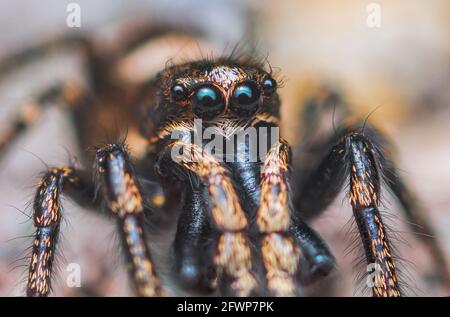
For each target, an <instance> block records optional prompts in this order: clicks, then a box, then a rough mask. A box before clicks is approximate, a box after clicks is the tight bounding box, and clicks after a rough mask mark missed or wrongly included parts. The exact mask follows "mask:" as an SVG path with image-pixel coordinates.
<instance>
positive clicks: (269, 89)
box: [263, 78, 277, 96]
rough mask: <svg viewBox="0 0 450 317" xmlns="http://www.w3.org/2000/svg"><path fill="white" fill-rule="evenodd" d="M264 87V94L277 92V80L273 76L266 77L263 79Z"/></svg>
mask: <svg viewBox="0 0 450 317" xmlns="http://www.w3.org/2000/svg"><path fill="white" fill-rule="evenodd" d="M263 89H264V94H265V95H267V96H269V95H271V94H273V93H274V92H275V89H277V82H276V81H275V80H273V79H272V78H266V79H264V81H263Z"/></svg>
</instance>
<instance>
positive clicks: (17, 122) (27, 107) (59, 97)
mask: <svg viewBox="0 0 450 317" xmlns="http://www.w3.org/2000/svg"><path fill="white" fill-rule="evenodd" d="M86 101H87V95H86V94H85V92H84V91H83V90H82V88H81V87H80V86H79V85H78V84H77V83H76V82H67V83H63V84H58V85H54V86H52V87H50V88H49V89H46V90H45V91H43V92H42V93H40V94H39V95H37V96H36V97H35V98H33V99H32V100H31V101H29V102H26V103H24V104H23V105H21V106H20V111H19V113H18V114H16V117H15V118H14V119H13V120H12V123H11V125H10V126H8V127H6V129H5V130H4V131H3V132H2V133H1V134H0V157H2V156H3V155H5V153H6V152H7V151H8V149H9V147H10V146H11V145H12V144H13V143H14V142H15V141H16V140H17V139H18V138H19V137H20V136H21V135H22V134H24V133H25V132H27V131H28V130H29V129H30V128H31V127H32V126H34V125H35V124H36V123H37V122H38V121H39V118H41V115H42V113H43V111H45V108H46V107H47V106H49V105H50V104H56V105H57V106H60V107H66V108H69V109H71V108H76V107H78V106H79V105H80V104H82V103H85V102H86Z"/></svg>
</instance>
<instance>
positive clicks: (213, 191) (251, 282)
mask: <svg viewBox="0 0 450 317" xmlns="http://www.w3.org/2000/svg"><path fill="white" fill-rule="evenodd" d="M180 150H181V151H182V154H181V153H180ZM172 154H174V155H172ZM180 154H181V155H180ZM157 166H158V171H159V173H160V175H162V176H163V177H167V176H168V175H172V176H173V175H176V176H177V177H179V178H181V180H183V181H186V182H187V184H186V185H187V186H193V185H192V184H190V183H189V182H196V181H198V180H200V182H201V183H203V184H204V185H205V186H206V188H207V193H208V195H209V198H208V197H205V195H204V194H203V195H202V194H201V198H200V200H205V201H204V202H202V204H203V203H208V202H209V205H208V206H207V207H205V206H204V205H203V207H202V206H201V205H197V206H196V205H195V204H194V205H192V206H193V207H194V208H196V213H199V210H198V208H208V210H210V214H211V217H212V219H213V221H214V224H215V227H216V228H217V229H218V230H219V232H220V235H219V237H218V238H217V243H216V252H215V256H214V259H213V262H214V265H215V266H216V268H217V274H218V276H219V285H220V287H221V289H222V291H223V292H224V293H225V294H233V295H238V296H249V295H251V294H254V293H255V291H256V289H257V286H258V283H257V280H256V278H255V276H254V274H253V273H252V270H253V267H252V252H251V247H250V243H249V241H248V237H247V233H246V230H247V224H248V221H247V218H246V215H245V213H244V210H243V209H242V207H241V205H240V202H239V199H238V197H237V195H236V193H235V191H234V188H233V184H232V182H231V179H230V177H229V175H228V172H227V171H226V169H225V168H224V167H223V166H222V165H221V164H220V163H219V162H218V161H217V160H216V159H215V158H214V157H213V156H212V155H210V154H207V153H206V152H204V151H203V149H202V148H200V147H198V146H196V145H194V144H191V143H185V142H183V141H175V142H173V143H171V144H169V145H168V147H167V148H166V149H165V150H164V151H162V152H161V154H160V156H159V160H158V165H157ZM192 177H194V179H192ZM195 178H197V180H196V179H195ZM194 187H195V184H194ZM187 193H188V194H189V193H190V194H192V193H193V192H189V191H187ZM192 201H193V199H192V197H189V198H188V199H187V200H186V201H185V204H190V203H191V202H192ZM186 208H187V211H189V206H187V207H186V206H185V209H186ZM191 211H192V210H191ZM200 213H201V211H200ZM196 220H200V223H201V221H203V220H201V219H196ZM178 230H179V232H177V236H179V238H178V239H180V238H182V237H183V236H184V234H185V231H184V230H183V229H181V230H182V231H180V228H179V229H178ZM191 233H193V232H192V231H191ZM203 234H204V231H203V230H200V231H197V232H196V233H194V236H195V240H194V241H198V240H197V239H198V238H199V237H200V236H201V235H203ZM180 235H181V236H180ZM186 237H187V236H186ZM185 241H186V245H185V246H184V247H187V248H188V249H185V250H184V252H183V253H178V258H177V259H176V261H177V262H179V263H178V265H181V267H182V268H183V267H184V268H187V269H188V270H187V272H189V271H192V269H191V268H192V265H193V262H192V261H186V262H184V263H183V260H185V259H194V258H195V257H196V255H195V253H194V248H190V246H191V247H192V242H193V240H192V236H191V237H190V238H189V239H186V240H185ZM176 248H178V249H182V248H183V246H181V245H179V246H176ZM205 255H208V252H207V251H206V250H205V253H204V256H205ZM197 256H198V254H197ZM185 263H186V264H187V265H185ZM194 263H196V269H198V270H199V274H201V275H205V274H207V273H208V272H206V271H205V270H202V269H200V268H198V265H199V263H201V262H200V261H198V260H195V261H194ZM200 279H201V280H207V279H208V278H207V277H206V276H203V277H201V278H200Z"/></svg>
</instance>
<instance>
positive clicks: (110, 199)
mask: <svg viewBox="0 0 450 317" xmlns="http://www.w3.org/2000/svg"><path fill="white" fill-rule="evenodd" d="M97 171H98V173H99V176H101V178H100V180H101V181H102V182H101V184H102V187H103V189H104V197H105V200H106V205H107V206H108V209H109V210H110V211H111V212H112V214H113V215H114V216H115V218H116V219H117V223H118V227H119V232H120V235H121V239H122V241H123V243H124V250H125V254H126V259H127V261H128V263H129V266H128V267H129V271H130V273H131V277H132V280H133V282H134V285H135V288H136V292H137V294H138V295H141V296H148V295H153V296H154V295H163V292H162V290H161V288H160V286H159V280H158V278H157V277H156V274H155V272H154V269H153V264H152V262H151V258H150V253H149V250H148V247H147V246H146V244H145V234H144V229H143V224H142V223H143V203H142V197H141V194H140V190H139V186H138V184H137V182H136V180H135V179H134V176H133V172H132V167H131V165H130V163H129V161H128V157H127V154H126V152H125V150H124V149H123V148H122V147H120V146H114V145H111V146H109V147H105V148H102V149H100V150H99V151H98V152H97ZM95 193H96V187H95V186H94V183H93V182H92V180H89V177H87V173H84V172H83V171H78V170H75V169H73V168H71V167H60V168H54V169H52V170H51V171H49V172H47V173H46V174H45V175H44V176H43V178H42V179H41V181H40V182H39V185H38V188H37V191H36V195H35V199H34V204H33V212H34V213H33V222H34V225H35V227H36V228H37V229H36V234H35V241H34V244H33V250H32V256H31V263H30V267H29V273H28V282H27V295H28V296H47V295H48V294H49V292H50V289H51V276H52V266H53V262H54V258H55V250H56V245H57V242H58V238H59V230H60V222H61V218H62V212H61V210H62V207H61V202H60V199H61V195H62V194H67V195H68V196H69V197H71V198H73V199H74V200H75V201H76V202H77V203H78V204H80V205H81V206H86V207H94V208H98V201H97V200H95V196H96V195H95Z"/></svg>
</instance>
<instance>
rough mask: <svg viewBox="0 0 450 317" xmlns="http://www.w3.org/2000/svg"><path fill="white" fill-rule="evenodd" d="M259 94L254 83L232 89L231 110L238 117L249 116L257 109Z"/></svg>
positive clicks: (245, 83) (243, 84) (246, 83)
mask: <svg viewBox="0 0 450 317" xmlns="http://www.w3.org/2000/svg"><path fill="white" fill-rule="evenodd" d="M259 97H260V92H259V89H258V86H257V85H256V83H254V82H250V81H248V82H244V83H242V84H239V85H238V86H236V88H234V91H233V95H232V97H231V105H230V107H231V110H232V111H234V112H235V113H237V114H240V115H249V114H252V113H253V112H255V111H256V110H257V109H258V102H259Z"/></svg>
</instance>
